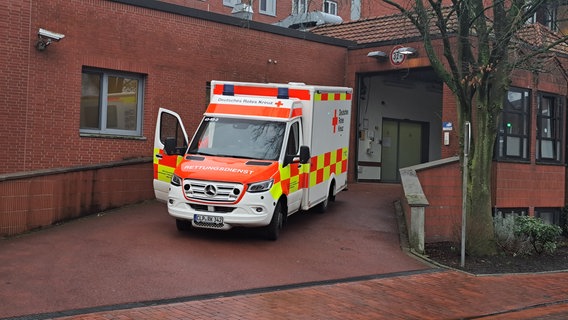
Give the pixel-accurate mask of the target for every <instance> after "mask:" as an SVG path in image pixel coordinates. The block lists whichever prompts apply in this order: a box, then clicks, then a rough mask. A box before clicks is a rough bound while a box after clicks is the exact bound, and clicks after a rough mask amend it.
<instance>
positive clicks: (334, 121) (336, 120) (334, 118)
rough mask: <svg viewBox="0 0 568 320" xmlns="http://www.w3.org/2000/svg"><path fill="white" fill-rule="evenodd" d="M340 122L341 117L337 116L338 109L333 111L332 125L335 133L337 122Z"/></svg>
mask: <svg viewBox="0 0 568 320" xmlns="http://www.w3.org/2000/svg"><path fill="white" fill-rule="evenodd" d="M338 123H339V118H338V117H337V109H335V110H334V111H333V118H331V125H332V126H333V133H335V130H336V129H337V124H338Z"/></svg>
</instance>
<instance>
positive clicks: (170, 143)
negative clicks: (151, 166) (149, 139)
mask: <svg viewBox="0 0 568 320" xmlns="http://www.w3.org/2000/svg"><path fill="white" fill-rule="evenodd" d="M176 145H177V141H176V138H166V141H164V151H165V152H166V154H167V155H169V156H171V155H174V154H176Z"/></svg>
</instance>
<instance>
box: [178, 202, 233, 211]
mask: <svg viewBox="0 0 568 320" xmlns="http://www.w3.org/2000/svg"><path fill="white" fill-rule="evenodd" d="M189 206H190V207H191V208H192V209H193V210H195V211H201V212H215V213H231V212H233V210H235V208H231V207H220V206H207V205H203V204H193V203H189ZM210 209H213V210H212V211H210Z"/></svg>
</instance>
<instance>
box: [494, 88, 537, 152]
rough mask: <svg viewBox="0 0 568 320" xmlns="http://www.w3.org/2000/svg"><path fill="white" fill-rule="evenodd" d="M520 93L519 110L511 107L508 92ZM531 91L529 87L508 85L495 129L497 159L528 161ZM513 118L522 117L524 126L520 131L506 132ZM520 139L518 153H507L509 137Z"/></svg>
mask: <svg viewBox="0 0 568 320" xmlns="http://www.w3.org/2000/svg"><path fill="white" fill-rule="evenodd" d="M510 92H511V93H520V94H521V96H522V98H521V104H522V106H521V108H520V111H518V110H516V109H515V108H514V107H513V104H512V103H511V102H512V101H510V100H509V93H510ZM531 96H532V93H531V90H530V89H527V88H520V87H510V88H509V90H508V92H507V96H506V97H505V102H504V106H503V111H502V113H501V119H500V122H499V128H498V131H497V139H496V141H495V158H496V159H497V160H499V161H516V162H530V157H531V154H530V143H531V135H530V133H531V109H532V108H531V101H532V98H531ZM514 118H520V119H522V122H523V125H524V127H525V130H524V132H522V133H520V134H519V133H512V132H507V128H509V127H510V126H509V125H508V124H510V123H511V120H512V119H514ZM511 138H513V139H515V138H516V139H520V143H519V149H518V150H517V151H518V155H515V154H509V150H510V149H509V148H510V145H509V143H508V142H509V141H510V139H511Z"/></svg>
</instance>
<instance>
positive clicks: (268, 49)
mask: <svg viewBox="0 0 568 320" xmlns="http://www.w3.org/2000/svg"><path fill="white" fill-rule="evenodd" d="M8 3H9V4H10V5H9V6H8V8H9V12H8V14H7V17H5V18H2V19H5V20H6V23H5V25H7V26H9V29H8V30H6V32H7V33H8V34H11V35H12V36H11V38H10V39H9V40H8V41H9V42H10V43H11V44H12V43H13V45H11V46H8V50H7V51H8V52H6V54H3V55H2V57H6V58H5V60H4V61H2V64H1V68H3V72H2V74H3V75H5V76H4V77H2V79H1V80H0V81H1V82H0V87H1V90H0V98H1V100H2V101H4V103H3V104H5V107H3V115H2V119H3V121H6V122H5V123H10V125H5V126H2V128H1V129H0V130H1V132H2V137H9V138H5V139H2V140H1V142H0V146H1V149H2V150H3V156H2V157H4V160H3V161H0V174H1V173H11V172H21V171H30V170H37V169H48V168H59V167H72V166H77V165H89V164H97V163H104V162H109V161H117V160H123V159H132V158H139V157H146V156H149V155H150V152H151V150H152V146H153V136H154V128H155V119H156V114H157V110H158V108H159V107H165V108H170V109H172V110H175V111H177V112H178V113H180V115H181V116H182V117H183V118H184V119H189V120H190V121H187V123H185V125H186V126H187V127H188V128H187V129H188V130H189V131H191V130H192V129H193V128H195V126H196V125H197V124H198V123H199V120H200V118H201V114H202V112H203V111H204V109H205V106H206V94H205V88H206V83H207V81H210V80H213V79H222V80H240V81H253V82H289V81H301V82H305V83H317V84H322V85H345V82H344V76H343V75H344V71H345V67H344V65H345V61H346V60H345V59H346V48H344V47H341V46H334V45H329V44H324V43H318V42H313V41H309V40H304V39H301V38H293V37H286V36H278V35H276V34H274V33H269V32H262V31H258V30H252V29H250V28H246V27H235V26H232V25H227V24H222V23H217V22H212V21H207V20H202V19H197V18H192V17H185V16H179V15H176V14H172V13H165V12H159V11H156V10H150V9H142V8H138V7H135V6H130V5H125V4H120V3H114V2H110V1H102V0H101V1H88V2H85V1H49V2H47V1H40V2H37V1H27V2H26V1H19V0H18V1H15V0H14V1H12V0H11V1H9V2H8ZM30 8H31V12H29V11H27V12H26V10H29V9H30ZM4 15H5V13H4ZM40 27H41V28H46V29H49V30H53V31H56V32H59V33H63V34H65V38H64V39H63V40H61V41H60V42H58V43H54V44H51V45H50V46H49V47H48V48H47V49H46V50H45V51H41V52H40V51H38V50H36V49H35V48H34V42H35V39H36V35H37V30H38V29H39V28H40ZM12 39H13V40H12ZM205 48H206V49H205ZM307 48H309V50H308V49H307ZM2 50H6V49H2ZM298 53H301V54H298ZM269 60H271V61H273V63H269V62H268V61H269ZM274 61H276V63H274ZM314 61H317V62H318V63H317V64H315V63H314ZM85 66H88V67H96V68H102V69H110V70H119V71H125V72H133V73H137V74H141V75H143V76H144V77H145V88H144V90H145V91H144V119H143V134H142V137H139V138H136V139H117V138H115V137H107V138H105V137H89V136H80V135H79V116H80V114H79V105H80V98H81V69H82V67H85Z"/></svg>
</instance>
